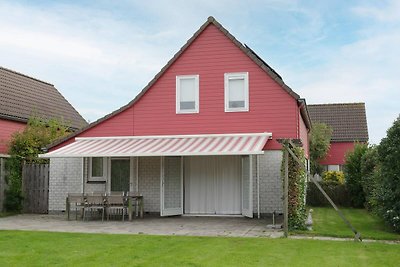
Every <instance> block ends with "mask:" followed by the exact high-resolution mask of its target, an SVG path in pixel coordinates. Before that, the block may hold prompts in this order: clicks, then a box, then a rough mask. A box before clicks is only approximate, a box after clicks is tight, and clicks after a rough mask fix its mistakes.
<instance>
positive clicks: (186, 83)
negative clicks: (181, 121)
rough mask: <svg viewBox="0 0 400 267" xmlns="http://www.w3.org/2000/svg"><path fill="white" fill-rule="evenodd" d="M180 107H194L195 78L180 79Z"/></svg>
mask: <svg viewBox="0 0 400 267" xmlns="http://www.w3.org/2000/svg"><path fill="white" fill-rule="evenodd" d="M180 83H181V84H180V109H195V105H196V85H195V83H196V82H195V79H194V78H189V79H181V80H180Z"/></svg>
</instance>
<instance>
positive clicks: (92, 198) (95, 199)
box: [86, 195, 104, 205]
mask: <svg viewBox="0 0 400 267" xmlns="http://www.w3.org/2000/svg"><path fill="white" fill-rule="evenodd" d="M86 202H87V203H88V204H89V205H103V204H104V196H99V195H87V196H86Z"/></svg>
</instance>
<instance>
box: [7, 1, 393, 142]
mask: <svg viewBox="0 0 400 267" xmlns="http://www.w3.org/2000/svg"><path fill="white" fill-rule="evenodd" d="M399 14H400V1H396V0H393V1H366V0H364V1H351V0H348V1H318V0H315V1H312V0H311V1H310V0H308V1H306V0H305V1H300V0H299V1H295V0H293V1H289V0H266V1H257V0H254V1H252V0H248V1H232V0H221V1H218V0H201V1H187V0H186V1H185V0H178V1H172V0H169V1H168V0H166V1H152V0H148V1H127V0H125V1H124V0H120V1H101V0H100V1H99V0H97V1H23V0H13V1H11V0H10V1H4V0H0V66H3V67H6V68H9V69H12V70H15V71H18V72H21V73H24V74H26V75H29V76H33V77H35V78H38V79H40V80H44V81H47V82H49V83H51V84H54V85H55V87H56V88H57V89H58V90H59V91H60V92H61V93H62V94H63V95H64V97H65V98H66V99H67V100H68V101H69V102H70V103H71V104H72V105H73V106H74V107H75V108H76V109H77V110H78V112H79V113H80V114H81V115H82V116H83V117H84V118H85V119H86V120H88V121H89V122H93V121H95V120H97V119H99V118H100V117H102V116H104V115H106V114H108V113H110V112H112V111H114V110H116V109H118V108H119V107H121V106H123V105H125V104H127V103H128V102H129V101H130V100H132V99H133V98H134V97H135V96H136V95H137V94H138V93H139V92H140V91H141V90H142V89H143V88H144V87H145V86H146V84H147V83H148V82H149V81H150V80H151V79H152V78H153V77H154V76H155V75H156V74H157V73H158V72H159V71H160V69H161V68H162V67H163V66H164V65H165V64H166V63H167V62H168V60H169V59H170V58H172V56H173V55H174V54H175V53H176V52H177V51H178V50H179V49H180V48H181V47H182V46H183V45H184V44H185V43H186V41H187V40H188V39H189V38H190V37H191V36H192V35H193V33H194V32H195V31H197V30H198V28H199V27H200V26H201V25H202V24H203V23H204V22H205V21H206V20H207V18H208V16H214V17H215V18H216V19H217V20H218V21H219V22H220V23H221V24H222V25H223V26H224V27H225V28H226V29H227V30H228V31H229V32H231V33H232V34H233V35H234V36H235V37H236V38H237V39H238V40H239V41H240V42H242V43H245V44H247V45H249V46H250V47H251V48H252V49H253V50H254V51H256V52H257V54H258V55H260V56H261V57H262V58H263V59H264V60H265V61H266V62H268V64H269V65H270V66H272V67H273V68H274V69H275V70H276V71H277V72H278V73H279V74H280V75H281V76H282V77H283V79H284V81H285V83H286V84H287V85H289V86H290V87H291V88H292V89H293V90H294V91H295V92H296V93H298V94H299V95H300V96H301V97H303V98H305V99H306V101H307V103H308V104H315V103H338V102H365V103H366V109H367V120H368V128H369V135H370V142H371V143H375V144H377V143H379V142H380V140H381V138H383V137H385V135H386V130H387V129H388V128H389V127H390V126H391V125H392V123H393V121H394V120H395V119H396V118H397V117H398V116H399V113H400V108H399V107H400V15H399Z"/></svg>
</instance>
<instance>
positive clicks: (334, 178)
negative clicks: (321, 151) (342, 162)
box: [322, 171, 344, 184]
mask: <svg viewBox="0 0 400 267" xmlns="http://www.w3.org/2000/svg"><path fill="white" fill-rule="evenodd" d="M322 180H323V181H324V182H326V183H331V184H344V174H343V172H341V171H326V172H324V173H323V174H322Z"/></svg>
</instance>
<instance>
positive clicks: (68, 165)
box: [49, 151, 282, 213]
mask: <svg viewBox="0 0 400 267" xmlns="http://www.w3.org/2000/svg"><path fill="white" fill-rule="evenodd" d="M281 160H282V152H281V151H266V152H265V154H264V155H261V156H260V212H261V213H272V212H274V211H276V212H282V182H281V174H280V168H281ZM134 166H136V164H134ZM256 170H257V165H256V156H253V212H254V213H257V172H256ZM133 173H134V179H133V187H136V177H135V175H136V171H135V170H134V172H133ZM138 173H139V191H140V192H141V193H142V194H143V196H144V207H145V211H147V212H160V157H143V158H140V159H139V171H138ZM84 190H85V192H93V191H106V184H88V183H85V184H84ZM134 191H136V188H135V189H134ZM68 192H82V159H81V158H64V159H57V158H54V159H51V160H50V180H49V210H50V211H60V210H65V198H66V196H67V193H68Z"/></svg>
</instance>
